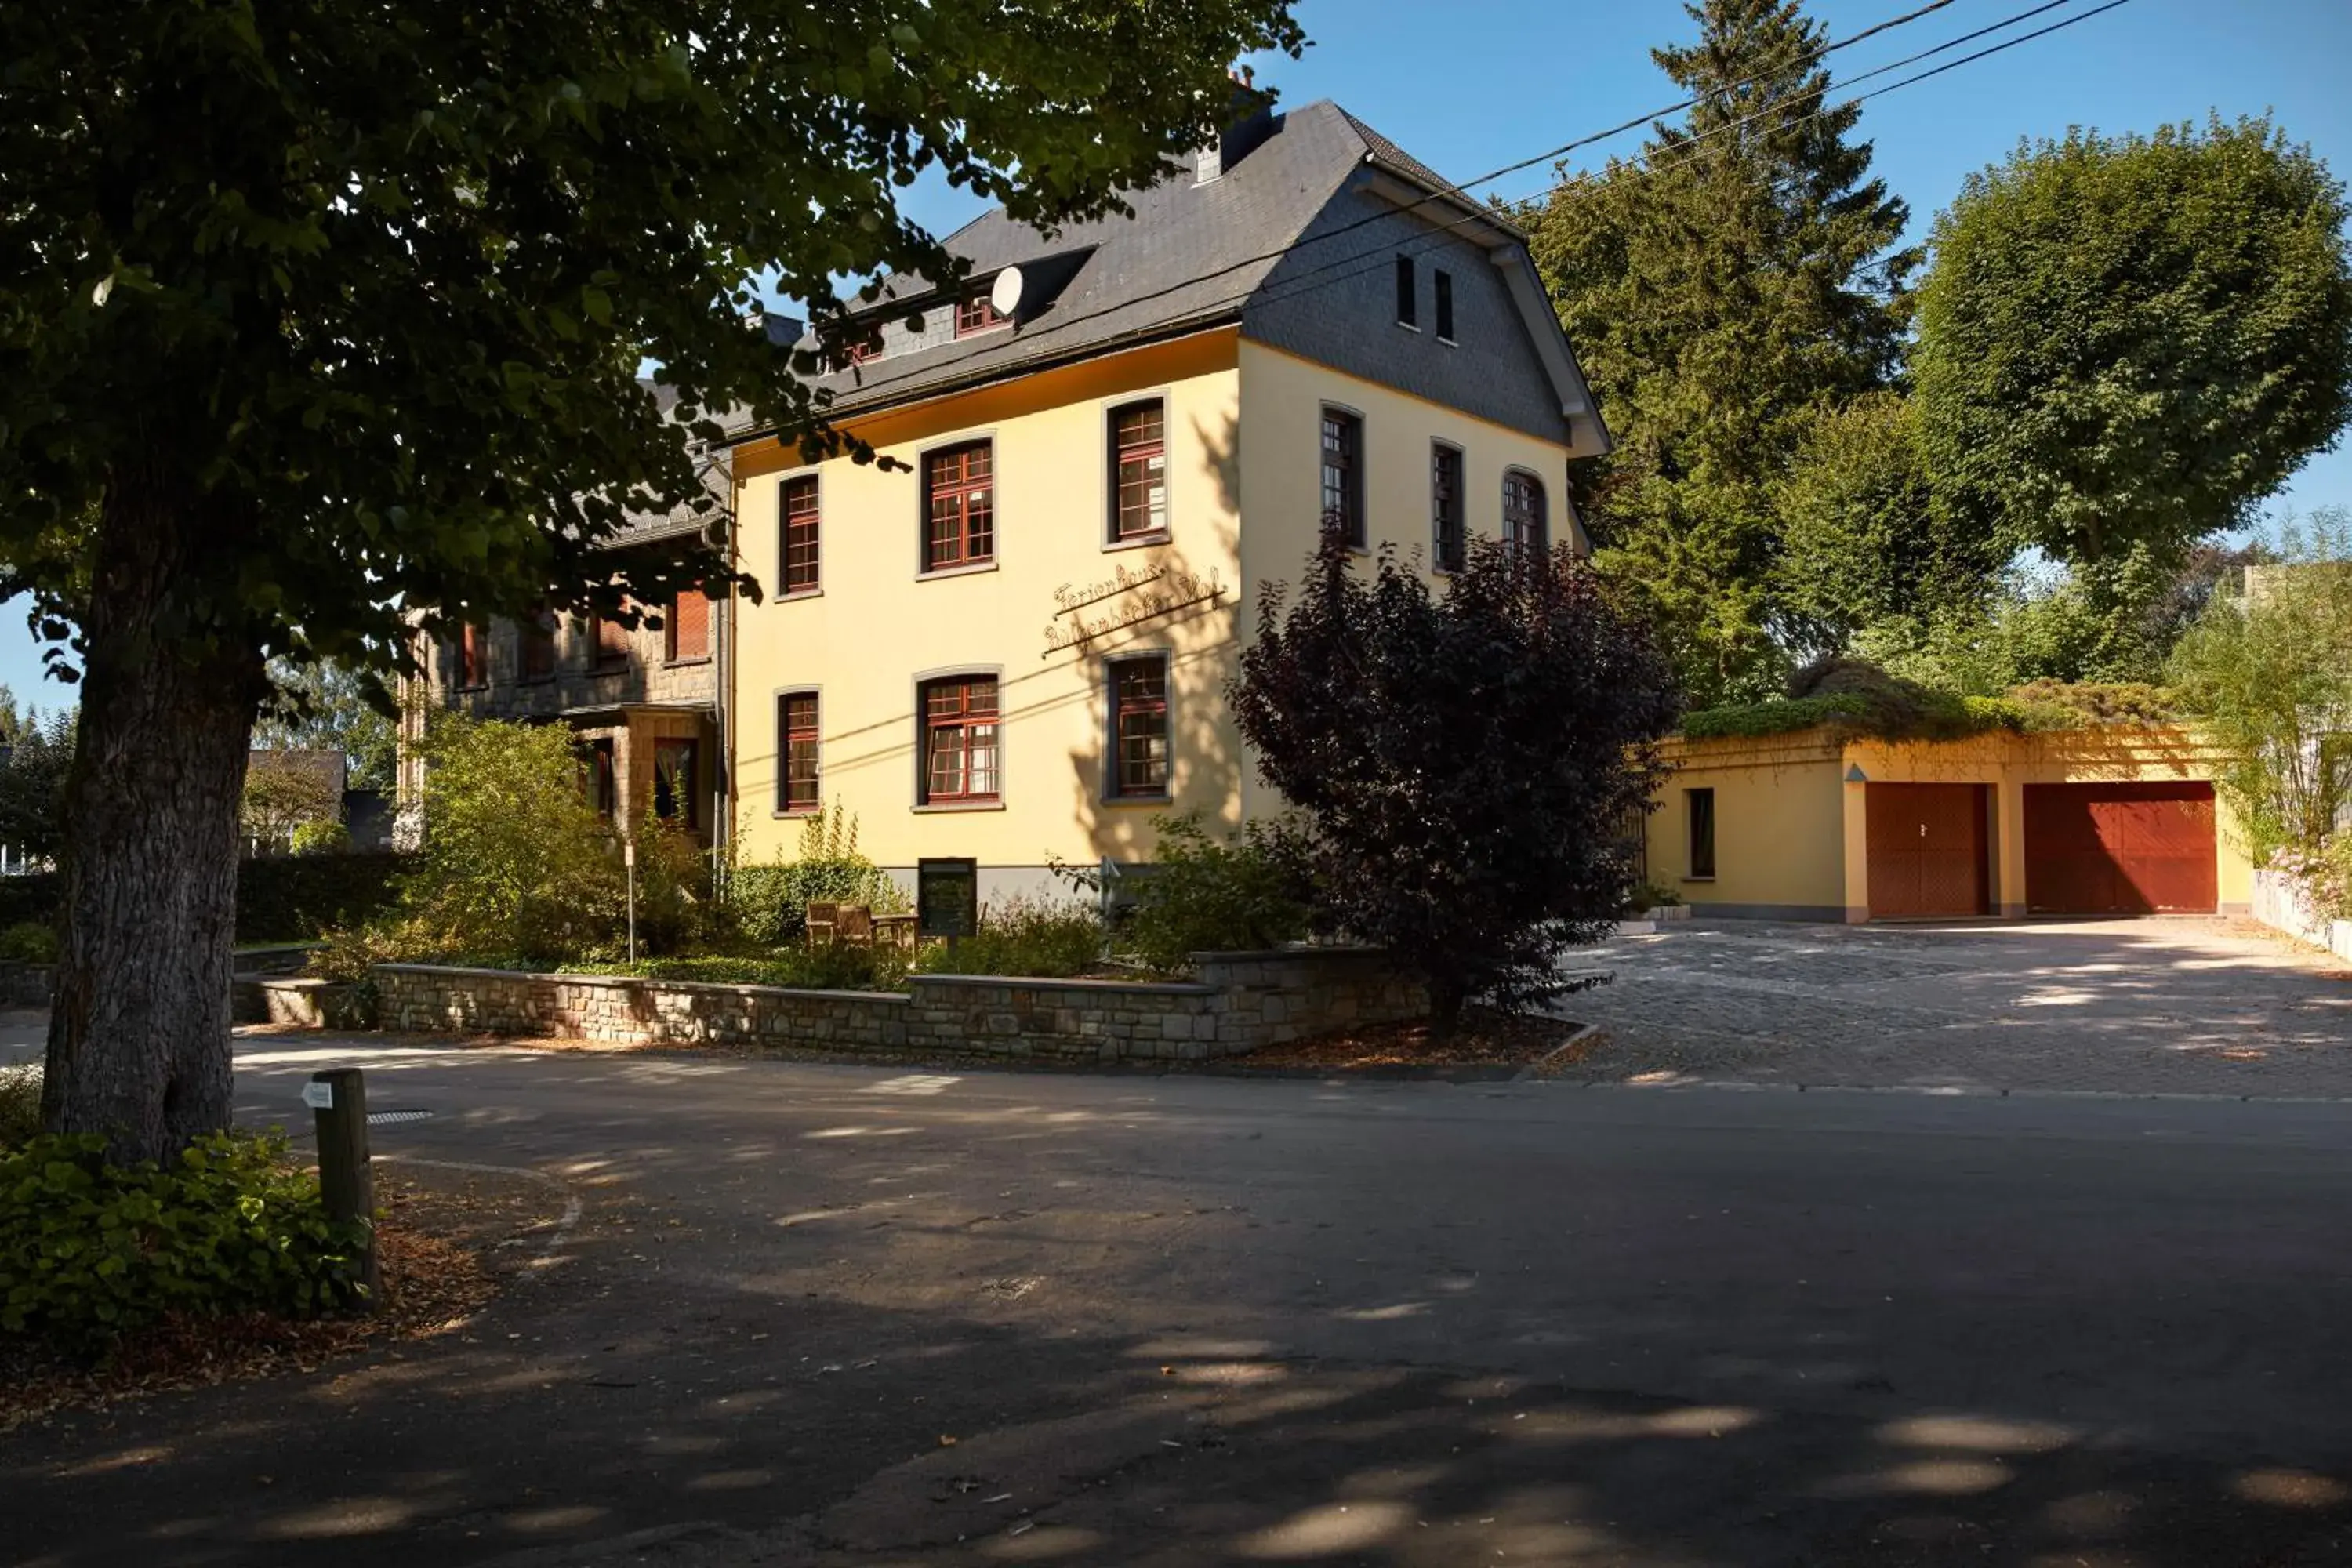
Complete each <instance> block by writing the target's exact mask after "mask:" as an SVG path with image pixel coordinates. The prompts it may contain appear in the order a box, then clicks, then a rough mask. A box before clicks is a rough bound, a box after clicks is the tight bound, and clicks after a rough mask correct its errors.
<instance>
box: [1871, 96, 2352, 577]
mask: <svg viewBox="0 0 2352 1568" xmlns="http://www.w3.org/2000/svg"><path fill="white" fill-rule="evenodd" d="M2346 217H2347V207H2346V205H2345V198H2344V188H2343V186H2342V184H2340V183H2339V182H2337V181H2336V179H2334V178H2333V177H2332V176H2331V175H2330V174H2328V172H2327V168H2326V164H2324V163H2321V162H2320V161H2319V159H2317V158H2316V157H2315V156H2313V154H2312V153H2311V152H2310V150H2309V149H2308V148H2305V147H2296V146H2291V145H2290V144H2289V143H2288V142H2286V140H2285V138H2284V136H2283V135H2282V134H2281V133H2280V132H2277V131H2276V130H2275V129H2274V128H2273V126H2272V125H2271V123H2270V122H2269V121H2267V120H2242V121H2238V122H2237V123H2235V124H2224V123H2222V122H2221V121H2220V120H2218V119H2216V120H2215V121H2212V122H2211V123H2210V125H2209V126H2208V127H2207V128H2206V130H2205V131H2204V132H2201V133H2200V132H2197V131H2195V130H2194V129H2192V128H2191V127H2189V126H2187V125H2180V126H2172V127H2168V128H2166V129H2164V130H2162V131H2159V132H2157V133H2156V134H2155V135H2153V136H2147V137H2143V136H2123V137H2104V136H2100V135H2098V134H2096V133H2095V132H2085V131H2076V132H2071V133H2070V134H2069V135H2068V136H2067V137H2066V138H2065V140H2063V141H2062V142H2040V143H2035V144H2028V145H2022V146H2021V147H2019V149H2018V150H2017V151H2016V152H2015V153H2013V154H2011V157H2010V159H2009V161H2008V163H2004V164H2001V165H2000V166H1997V167H1994V168H1989V169H1986V170H1984V171H1983V172H1982V173H1980V174H1975V175H1973V176H1971V177H1970V178H1969V182H1968V184H1967V185H1966V186H1965V187H1964V188H1963V189H1962V191H1961V193H1960V196H1959V199H1958V201H1957V202H1956V203H1954V204H1953V205H1952V207H1951V209H1950V210H1949V211H1948V212H1947V213H1945V214H1944V215H1943V216H1941V217H1940V218H1938V219H1937V224H1936V229H1935V235H1934V247H1935V257H1936V258H1935V265H1934V267H1933V268H1932V269H1931V270H1930V271H1929V273H1928V274H1927V279H1926V281H1925V283H1924V284H1923V285H1922V286H1921V289H1920V294H1919V324H1920V335H1919V344H1918V348H1917V350H1916V353H1915V354H1914V355H1913V362H1912V363H1913V372H1914V374H1915V376H1916V383H1917V396H1918V402H1919V413H1920V421H1919V428H1920V434H1921V438H1922V443H1923V447H1924V449H1925V451H1926V453H1927V459H1928V464H1929V468H1930V470H1931V473H1932V475H1933V477H1934V479H1936V481H1937V484H1938V485H1939V487H1941V488H1943V489H1947V490H1948V492H1949V493H1950V494H1951V495H1952V496H1953V497H1955V498H1956V499H1957V500H1958V501H1959V502H1960V503H1961V504H1964V505H1967V506H1969V507H1971V508H1973V509H1974V510H1976V511H1977V512H1978V513H1979V515H1980V516H1981V517H1983V518H1984V519H1985V520H1986V521H1987V522H1988V523H1989V524H1990V526H1993V527H1996V528H1998V529H1999V530H2000V531H2001V533H2002V535H2003V537H2004V538H2005V539H2006V540H2007V541H2008V542H2010V543H2011V544H2012V545H2014V546H2017V547H2020V548H2021V547H2024V546H2028V545H2038V546H2040V547H2041V548H2042V549H2043V550H2044V551H2046V552H2049V553H2051V554H2052V555H2053V556H2056V557H2059V558H2060V559H2063V560H2065V561H2069V562H2073V563H2078V564H2080V565H2082V566H2084V567H2085V568H2086V569H2087V570H2088V579H2087V580H2086V586H2087V587H2088V588H2089V589H2090V591H2091V592H2093V593H2094V594H2095V595H2104V596H2105V597H2107V598H2110V599H2113V600H2114V601H2115V602H2116V605H2119V606H2121V613H2122V614H2124V615H2129V614H2131V613H2134V612H2135V611H2136V610H2137V608H2139V606H2136V605H2131V604H2130V603H2129V595H2127V594H2126V593H2124V592H2122V591H2121V590H2116V589H2111V588H2110V587H2109V585H2107V584H2105V583H2104V582H2103V581H2102V580H2100V579H2101V577H2102V574H2103V572H2104V570H2105V565H2106V563H2111V562H2114V561H2116V560H2118V559H2121V558H2124V557H2126V556H2127V555H2128V554H2129V553H2130V552H2132V551H2133V550H2134V549H2135V548H2136V547H2137V548H2138V549H2140V550H2142V551H2143V552H2146V553H2147V556H2148V557H2149V566H2150V568H2152V569H2156V570H2164V569H2168V568H2171V567H2174V566H2177V565H2178V564H2179V562H2180V560H2181V558H2182V556H2183V555H2184V553H2185V552H2186V551H2187V550H2188V548H2189V546H2190V545H2191V544H2192V543H2194V542H2197V541H2199V540H2201V539H2204V538H2205V537H2207V536H2208V535H2210V534H2212V533H2214V532H2216V531H2221V530H2223V529H2228V528H2231V527H2234V526H2238V525H2242V524H2243V523H2244V522H2246V521H2248V520H2249V517H2250V514H2251V511H2252V508H2253V507H2254V505H2255V504H2256V503H2257V502H2258V501H2259V500H2261V499H2262V498H2263V496H2265V495H2267V494H2269V493H2271V492H2272V491H2273V490H2274V489H2276V488H2277V487H2278V486H2279V485H2280V483H2282V482H2283V481H2284V479H2286V477H2287V476H2288V475H2289V474H2291V473H2293V472H2294V469H2295V468H2296V466H2297V465H2299V464H2300V463H2301V462H2302V461H2303V460H2304V459H2305V458H2307V457H2309V456H2310V455H2311V454H2312V453H2314V452H2315V451H2319V450H2321V449H2323V448H2326V447H2329V446H2331V445H2333V443H2334V442H2335V440H2336V437H2337V435H2338V434H2339V433H2340V432H2341V430H2342V429H2343V427H2344V424H2345V420H2346V418H2347V414H2352V267H2347V257H2346V251H2345V244H2344V237H2343V229H2344V225H2345V220H2346Z"/></svg>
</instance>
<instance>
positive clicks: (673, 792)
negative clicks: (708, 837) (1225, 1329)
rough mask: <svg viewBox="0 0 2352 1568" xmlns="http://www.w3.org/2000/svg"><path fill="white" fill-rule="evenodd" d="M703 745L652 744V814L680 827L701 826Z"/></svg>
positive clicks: (683, 743) (680, 743)
mask: <svg viewBox="0 0 2352 1568" xmlns="http://www.w3.org/2000/svg"><path fill="white" fill-rule="evenodd" d="M701 760H702V745H701V742H698V741H691V740H683V741H656V742H654V815H655V816H658V817H660V818H661V819H662V820H663V821H664V822H674V823H677V825H678V826H680V827H687V828H698V827H700V826H702V790H701V787H700V783H699V779H698V774H699V773H701V768H700V767H699V765H698V764H699V763H700V762H701Z"/></svg>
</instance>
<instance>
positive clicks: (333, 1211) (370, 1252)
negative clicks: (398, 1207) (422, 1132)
mask: <svg viewBox="0 0 2352 1568" xmlns="http://www.w3.org/2000/svg"><path fill="white" fill-rule="evenodd" d="M310 1083H311V1085H312V1087H311V1089H310V1090H309V1091H308V1092H307V1093H305V1094H304V1096H303V1098H304V1099H305V1100H308V1101H310V1106H311V1109H312V1110H313V1111H314V1112H315V1114H316V1117H317V1121H318V1129H319V1195H320V1197H322V1198H324V1199H325V1200H326V1204H327V1217H328V1218H329V1219H331V1220H357V1221H359V1222H360V1224H361V1226H362V1229H363V1230H364V1231H365V1233H366V1239H365V1240H364V1241H363V1242H362V1250H361V1253H360V1282H361V1284H362V1286H364V1287H365V1288H366V1290H367V1310H369V1311H371V1312H373V1311H379V1310H382V1309H383V1273H382V1270H381V1268H380V1266H379V1264H378V1262H377V1259H376V1250H375V1175H374V1173H373V1171H371V1170H370V1169H369V1166H368V1127H367V1083H366V1080H365V1079H363V1078H362V1076H361V1073H360V1069H359V1068H333V1069H331V1070H330V1071H327V1072H314V1073H312V1074H311V1075H310Z"/></svg>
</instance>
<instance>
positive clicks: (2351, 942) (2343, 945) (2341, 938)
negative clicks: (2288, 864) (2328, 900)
mask: <svg viewBox="0 0 2352 1568" xmlns="http://www.w3.org/2000/svg"><path fill="white" fill-rule="evenodd" d="M2252 912H2253V917H2254V919H2256V920H2258V921H2262V922H2263V924H2264V925H2266V926H2269V927H2270V928H2271V929H2272V930H2273V931H2284V932H2286V933H2287V935H2289V936H2291V937H2294V938H2295V939H2297V940H2298V941H2302V942H2309V943H2311V944H2312V945H2313V946H2314V947H2324V948H2326V949H2327V951H2328V952H2332V953H2334V954H2336V957H2338V958H2343V959H2352V921H2332V920H2328V919H2326V918H2325V917H2323V916H2322V915H2321V914H2320V913H2319V911H2318V910H2316V909H2315V908H2314V907H2313V905H2312V901H2311V890H2310V889H2307V888H2305V886H2304V885H2303V884H2302V883H2301V882H2300V881H2298V880H2296V879H2294V878H2293V877H2290V876H2288V875H2287V874H2286V873H2285V872H2284V871H2256V872H2255V873H2254V900H2253V910H2252Z"/></svg>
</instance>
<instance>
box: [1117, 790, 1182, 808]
mask: <svg viewBox="0 0 2352 1568" xmlns="http://www.w3.org/2000/svg"><path fill="white" fill-rule="evenodd" d="M1102 803H1103V805H1153V806H1158V807H1160V809H1161V810H1165V809H1167V808H1168V807H1169V806H1171V805H1175V804H1176V797H1175V796H1174V795H1169V794H1166V793H1164V792H1163V793H1161V794H1159V795H1105V796H1103V798H1102Z"/></svg>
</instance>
